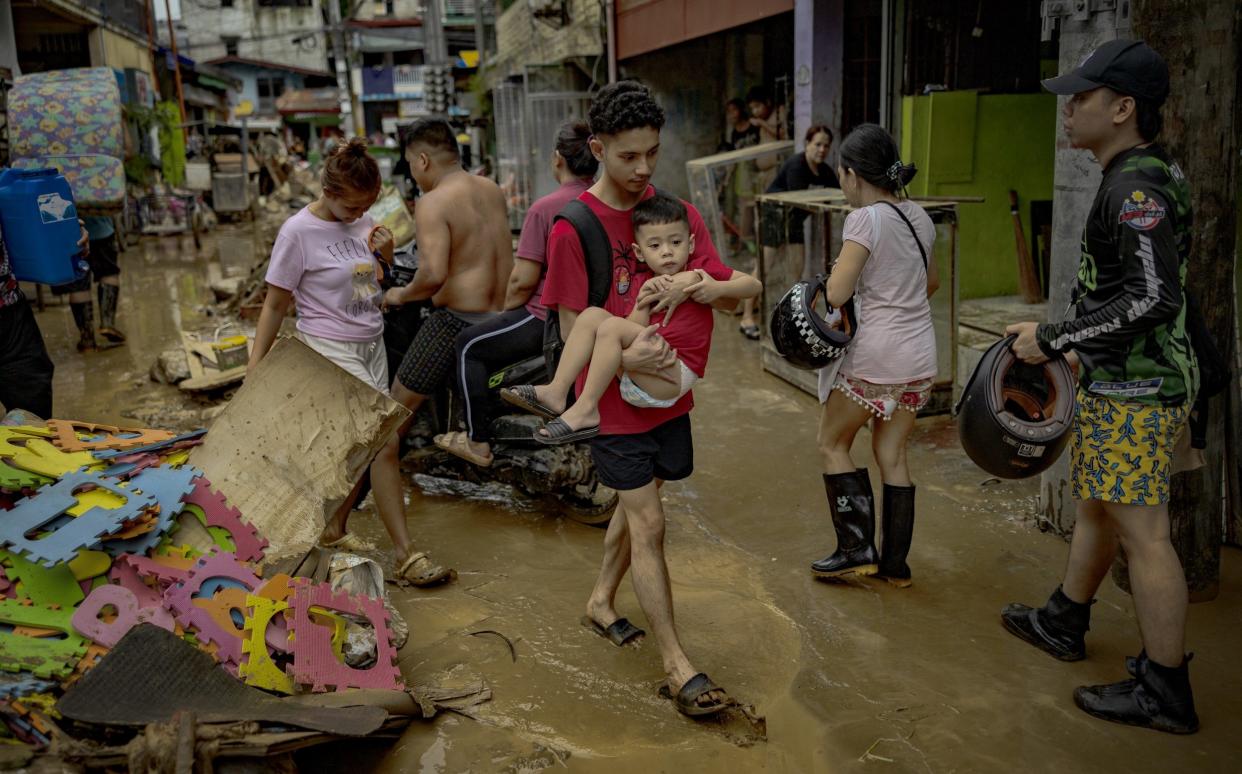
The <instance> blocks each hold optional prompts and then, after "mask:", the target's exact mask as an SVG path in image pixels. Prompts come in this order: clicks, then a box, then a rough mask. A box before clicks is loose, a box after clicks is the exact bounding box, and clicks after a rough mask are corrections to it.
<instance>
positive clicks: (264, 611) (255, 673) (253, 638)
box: [237, 594, 297, 694]
mask: <svg viewBox="0 0 1242 774" xmlns="http://www.w3.org/2000/svg"><path fill="white" fill-rule="evenodd" d="M246 607H247V608H248V609H249V613H250V614H249V615H248V616H247V617H246V624H245V630H246V632H245V634H246V636H245V639H244V640H243V641H242V660H241V663H240V664H238V667H237V674H238V676H239V677H241V679H242V680H243V681H245V683H246V684H247V685H253V686H254V687H256V688H264V689H266V690H269V691H276V692H278V693H290V694H291V693H293V692H294V691H295V690H296V687H297V686H296V685H295V684H294V682H293V678H292V677H290V676H289V675H287V674H285V671H284V670H283V669H281V668H280V667H279V666H277V664H276V662H275V661H273V660H272V655H271V653H270V652H269V648H272V649H274V650H280V651H284V652H288V650H289V634H288V627H287V626H286V627H285V628H284V634H283V639H284V641H283V645H282V646H280V647H276V648H273V647H272V645H271V639H272V636H271V635H272V633H273V629H275V627H274V626H273V624H275V623H276V622H277V621H279V620H283V619H284V618H285V611H287V610H288V609H289V605H288V603H286V602H282V601H277V600H274V599H268V598H266V597H260V596H255V595H253V594H248V595H246ZM278 639H279V635H278Z"/></svg>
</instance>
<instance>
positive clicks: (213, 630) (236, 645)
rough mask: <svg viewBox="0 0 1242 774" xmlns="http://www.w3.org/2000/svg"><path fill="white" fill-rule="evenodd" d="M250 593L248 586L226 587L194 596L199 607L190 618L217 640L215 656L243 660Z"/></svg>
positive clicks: (230, 659) (205, 632)
mask: <svg viewBox="0 0 1242 774" xmlns="http://www.w3.org/2000/svg"><path fill="white" fill-rule="evenodd" d="M249 593H250V590H247V589H239V588H223V589H220V590H219V591H217V592H216V593H215V594H213V595H211V596H210V597H207V596H202V597H198V598H197V599H194V600H191V604H192V605H194V607H195V608H196V609H195V610H194V614H193V615H192V617H191V620H192V621H193V623H194V626H195V628H196V629H198V632H199V634H200V635H202V636H203V637H205V638H207V639H208V640H210V641H211V642H214V643H216V645H217V650H216V656H217V657H218V658H219V659H220V660H221V661H228V662H231V663H234V664H237V663H240V662H241V659H242V639H243V637H244V636H245V631H244V628H243V627H244V626H245V617H246V595H247V594H249Z"/></svg>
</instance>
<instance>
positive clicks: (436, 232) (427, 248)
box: [384, 195, 453, 306]
mask: <svg viewBox="0 0 1242 774" xmlns="http://www.w3.org/2000/svg"><path fill="white" fill-rule="evenodd" d="M414 226H415V230H416V233H417V234H418V271H416V272H415V273H414V281H413V282H411V283H410V284H408V285H406V286H405V287H403V288H389V289H388V292H387V293H385V294H384V303H385V304H387V305H388V306H400V305H401V304H406V303H409V302H410V301H422V300H423V299H425V298H431V297H432V296H434V295H435V294H436V293H437V292H439V290H440V288H442V287H444V283H445V282H446V281H447V280H448V271H449V253H450V252H451V250H452V245H453V236H452V234H451V233H450V232H449V227H448V221H447V220H445V219H444V216H443V215H442V214H441V212H440V203H439V201H437V200H436V199H435V198H433V197H432V196H430V195H428V196H424V197H423V198H422V200H421V201H419V203H418V204H417V205H416V206H415V207H414Z"/></svg>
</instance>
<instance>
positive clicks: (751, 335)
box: [737, 325, 759, 341]
mask: <svg viewBox="0 0 1242 774" xmlns="http://www.w3.org/2000/svg"><path fill="white" fill-rule="evenodd" d="M737 329H738V330H739V331H740V332H741V334H742V335H743V336H745V337H746V338H748V339H750V340H751V341H758V340H759V326H758V325H739V326H737Z"/></svg>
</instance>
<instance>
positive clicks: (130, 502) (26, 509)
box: [0, 472, 156, 567]
mask: <svg viewBox="0 0 1242 774" xmlns="http://www.w3.org/2000/svg"><path fill="white" fill-rule="evenodd" d="M86 487H95V488H97V489H107V490H109V491H111V492H113V493H114V494H116V495H119V496H120V497H123V498H125V504H124V505H122V506H121V507H119V508H114V509H111V510H104V509H102V508H92V509H90V510H88V511H86V512H85V513H83V514H82V515H81V516H79V517H77V518H76V519H72V520H70V521H69V522H68V523H66V524H64V525H63V526H59V527H56V528H55V529H54V531H53V532H52V533H51V534H46V533H45V534H42V535H40V537H38V538H34V539H32V538H29V537H27V535H28V534H31V533H34V532H38V531H40V530H41V529H43V528H45V527H49V526H50V525H52V523H53V522H55V521H56V520H57V519H58V518H59V517H61V516H63V515H65V513H66V512H67V511H68V510H69V509H70V508H72V507H73V506H74V505H76V504H77V498H76V495H77V493H78V492H79V491H80V490H82V489H84V488H86ZM155 502H156V501H155V498H153V497H151V496H150V495H147V494H141V493H139V492H137V491H132V490H126V489H122V488H121V486H120V485H119V484H118V483H117V482H115V481H112V480H109V479H106V478H103V477H102V476H99V475H96V474H94V473H87V472H78V473H69V474H66V475H65V476H64V477H63V478H61V479H60V480H59V481H57V482H56V483H54V484H49V485H48V486H45V487H43V488H42V489H40V490H39V492H38V494H36V495H34V496H31V497H27V498H26V499H25V500H22V501H21V502H19V503H18V504H17V507H15V508H14V509H13V510H11V511H8V512H7V513H6V515H5V518H4V519H3V520H0V543H3V544H4V546H5V547H7V548H8V550H9V551H11V552H14V553H21V554H22V555H23V556H25V557H26V558H27V559H29V560H30V561H33V562H38V563H40V564H42V565H44V566H45V567H52V566H54V565H56V564H60V563H63V562H68V561H70V560H71V559H73V558H74V557H75V556H76V555H77V553H78V550H79V549H82V548H91V547H94V546H95V545H96V544H97V543H98V542H99V540H100V538H101V537H103V536H104V535H109V534H113V533H115V532H117V531H119V530H120V529H121V528H122V525H123V524H124V522H126V521H129V520H131V519H134V518H137V517H138V516H139V515H140V514H141V513H142V512H143V511H145V510H146V509H147V508H150V507H153V506H154V505H155Z"/></svg>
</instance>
